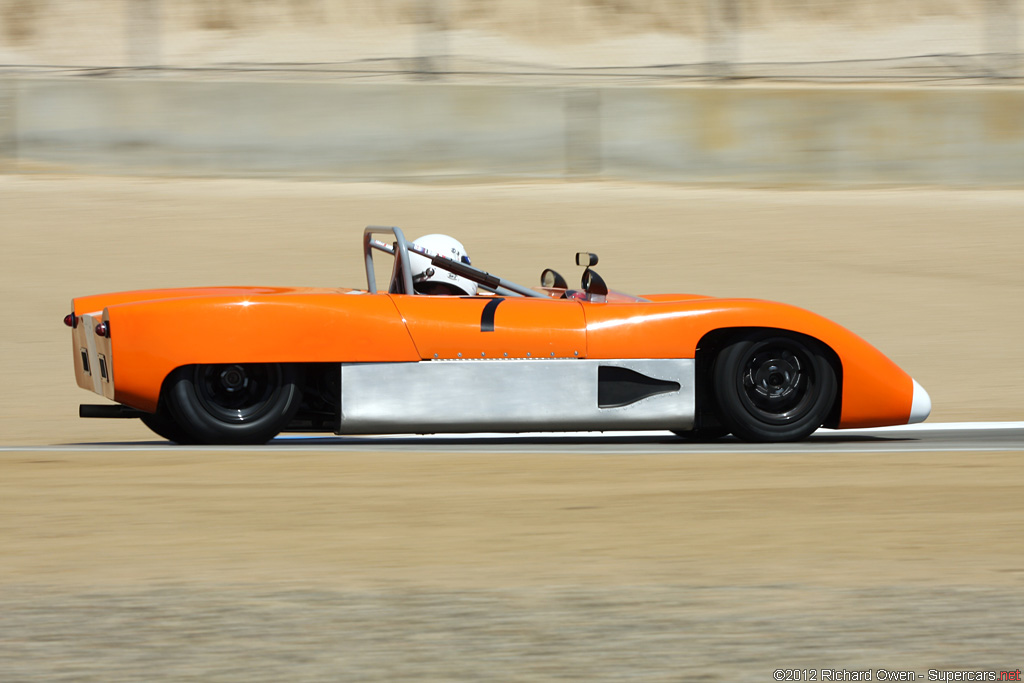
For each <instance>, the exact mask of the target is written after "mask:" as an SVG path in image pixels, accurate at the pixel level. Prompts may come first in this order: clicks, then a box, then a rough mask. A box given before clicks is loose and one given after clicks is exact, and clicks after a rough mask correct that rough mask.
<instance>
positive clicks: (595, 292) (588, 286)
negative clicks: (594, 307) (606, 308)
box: [580, 268, 608, 301]
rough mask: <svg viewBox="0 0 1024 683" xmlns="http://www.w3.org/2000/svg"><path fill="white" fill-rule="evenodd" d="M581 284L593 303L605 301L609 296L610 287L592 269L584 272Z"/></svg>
mask: <svg viewBox="0 0 1024 683" xmlns="http://www.w3.org/2000/svg"><path fill="white" fill-rule="evenodd" d="M580 284H581V285H582V286H583V291H584V292H586V293H587V296H588V298H589V299H590V300H591V301H604V299H605V297H606V296H608V285H606V284H605V282H604V278H602V277H601V276H600V275H598V274H597V273H595V272H594V271H592V270H591V269H590V268H587V269H586V270H585V271H583V281H582V282H581V283H580Z"/></svg>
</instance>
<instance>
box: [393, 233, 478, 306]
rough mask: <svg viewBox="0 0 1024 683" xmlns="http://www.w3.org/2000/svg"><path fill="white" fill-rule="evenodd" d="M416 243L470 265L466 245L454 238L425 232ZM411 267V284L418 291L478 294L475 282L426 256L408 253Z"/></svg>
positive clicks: (456, 294)
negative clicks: (438, 264)
mask: <svg viewBox="0 0 1024 683" xmlns="http://www.w3.org/2000/svg"><path fill="white" fill-rule="evenodd" d="M413 244H415V245H416V246H418V247H423V248H424V249H426V250H427V251H430V252H433V253H435V254H438V255H440V256H444V257H447V258H450V259H452V260H453V261H458V262H459V263H465V264H469V256H467V255H466V248H465V247H463V246H462V242H459V241H458V240H457V239H455V238H454V237H449V236H448V235H424V236H423V237H420V238H419V239H417V240H415V241H414V242H413ZM409 267H410V269H411V270H412V286H413V289H415V290H416V293H417V294H447V295H450V296H475V295H476V290H477V284H476V283H475V282H473V281H472V280H467V279H466V278H464V277H462V276H461V275H456V274H455V273H450V272H448V271H447V270H444V269H442V268H437V267H435V266H434V265H433V264H431V263H430V259H428V258H427V257H425V256H420V255H419V254H416V253H413V252H409Z"/></svg>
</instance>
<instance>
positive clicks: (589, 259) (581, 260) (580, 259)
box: [576, 251, 597, 268]
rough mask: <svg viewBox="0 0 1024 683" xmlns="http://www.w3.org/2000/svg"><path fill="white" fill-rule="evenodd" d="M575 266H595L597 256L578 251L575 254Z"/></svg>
mask: <svg viewBox="0 0 1024 683" xmlns="http://www.w3.org/2000/svg"><path fill="white" fill-rule="evenodd" d="M576 265H577V266H586V267H588V268H589V267H590V266H596V265H597V254H591V253H590V252H589V251H578V252H576Z"/></svg>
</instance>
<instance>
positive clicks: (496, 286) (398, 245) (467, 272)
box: [363, 225, 547, 298]
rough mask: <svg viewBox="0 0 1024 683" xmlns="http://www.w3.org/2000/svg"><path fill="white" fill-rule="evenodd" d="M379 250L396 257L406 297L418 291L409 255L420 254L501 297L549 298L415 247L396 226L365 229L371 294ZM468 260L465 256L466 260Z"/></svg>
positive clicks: (372, 226)
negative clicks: (375, 254) (384, 237)
mask: <svg viewBox="0 0 1024 683" xmlns="http://www.w3.org/2000/svg"><path fill="white" fill-rule="evenodd" d="M374 235H390V236H391V238H392V242H391V243H390V244H389V243H388V242H383V241H381V240H379V239H375V238H374ZM374 249H377V250H379V251H383V252H384V253H386V254H391V255H392V256H394V257H395V270H394V271H393V272H394V273H400V274H401V276H402V281H401V285H402V289H403V291H404V292H405V293H406V294H415V293H416V290H415V289H414V288H413V286H412V269H411V267H410V265H409V252H413V253H416V254H419V255H420V256H424V257H426V258H428V259H430V264H431V265H433V266H436V267H438V268H441V269H442V270H447V271H448V272H451V273H455V274H456V275H460V276H462V277H464V278H466V279H467V280H471V281H473V282H475V283H477V285H479V286H480V287H481V288H483V289H485V290H487V291H489V292H494V293H495V294H500V295H502V296H532V297H538V298H546V297H547V295H545V294H541V293H540V292H535V291H534V290H532V289H530V288H529V287H523V286H522V285H517V284H516V283H514V282H509V281H508V280H504V279H502V278H500V277H498V276H496V275H491V274H490V273H488V272H486V271H483V270H480V269H479V268H474V267H473V266H471V265H469V264H468V263H463V262H460V261H455V260H453V259H450V258H448V257H447V256H444V255H441V254H435V253H434V252H432V251H429V250H427V249H424V248H423V247H421V246H419V245H418V244H414V243H413V242H410V241H409V240H407V239H405V235H404V234H403V233H402V230H401V228H397V227H394V226H389V227H385V226H382V225H368V226H366V229H365V230H363V258H364V260H365V261H366V287H367V290H368V291H369V292H370V294H376V293H377V279H376V275H375V273H374V269H373V250H374ZM463 258H465V257H463Z"/></svg>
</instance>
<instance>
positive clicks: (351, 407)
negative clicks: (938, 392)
mask: <svg viewBox="0 0 1024 683" xmlns="http://www.w3.org/2000/svg"><path fill="white" fill-rule="evenodd" d="M601 366H612V367H620V368H627V369H629V370H633V371H635V372H638V373H641V374H643V375H646V376H648V377H653V378H656V379H659V380H665V381H669V382H677V383H678V384H679V387H680V388H679V390H677V391H670V392H666V393H660V394H657V395H653V396H647V397H644V398H641V399H640V400H638V401H636V402H634V403H631V404H629V405H625V406H620V407H614V408H600V407H598V368H599V367H601ZM693 421H694V361H693V360H692V359H683V360H678V359H670V360H575V359H566V360H451V361H445V360H441V361H422V362H418V363H351V364H342V366H341V425H340V428H339V431H338V433H339V434H382V433H404V432H418V433H433V432H533V431H585V430H617V429H678V430H686V429H692V427H693Z"/></svg>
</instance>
